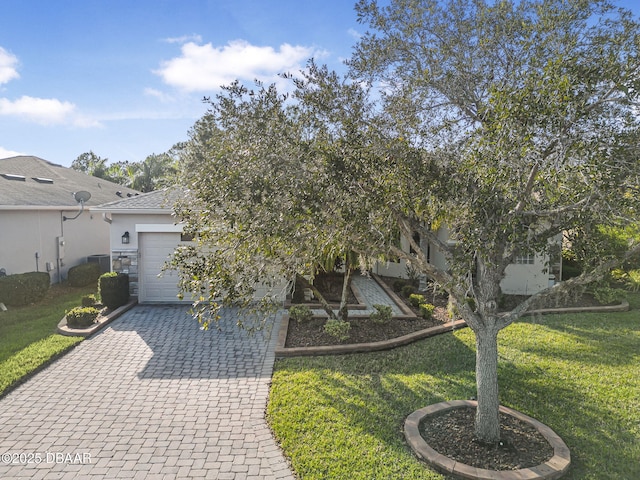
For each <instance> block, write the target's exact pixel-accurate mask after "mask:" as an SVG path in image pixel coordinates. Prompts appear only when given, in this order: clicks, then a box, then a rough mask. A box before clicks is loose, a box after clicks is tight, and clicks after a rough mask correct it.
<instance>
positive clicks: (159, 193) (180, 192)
mask: <svg viewBox="0 0 640 480" xmlns="http://www.w3.org/2000/svg"><path fill="white" fill-rule="evenodd" d="M185 193H186V191H185V190H184V189H183V188H180V187H170V188H165V189H162V190H155V191H153V192H149V193H143V194H140V195H136V196H133V197H130V198H123V199H121V200H114V201H112V202H109V203H105V204H102V205H100V206H98V207H93V208H92V209H91V210H92V211H99V212H110V213H158V214H167V213H171V212H172V211H173V205H174V204H175V203H176V202H177V201H178V200H179V199H181V198H184V196H185Z"/></svg>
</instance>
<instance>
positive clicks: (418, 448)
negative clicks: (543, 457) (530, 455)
mask: <svg viewBox="0 0 640 480" xmlns="http://www.w3.org/2000/svg"><path fill="white" fill-rule="evenodd" d="M477 405H478V402H476V401H474V400H452V401H449V402H441V403H436V404H434V405H429V406H428V407H424V408H421V409H420V410H416V411H415V412H413V413H412V414H411V415H409V416H408V417H407V419H406V420H405V422H404V436H405V438H406V440H407V442H408V443H409V446H410V447H411V449H412V450H413V451H414V453H415V454H416V455H417V456H418V457H420V458H422V459H424V460H425V461H426V462H427V463H428V464H429V465H431V466H433V467H434V468H436V469H437V470H438V471H440V472H445V473H451V474H454V475H458V476H459V477H462V478H469V479H481V480H534V479H543V478H544V479H553V478H560V477H562V476H563V475H564V474H565V473H566V472H567V470H568V469H569V465H570V464H571V454H570V453H569V448H568V447H567V446H566V444H565V443H564V442H563V441H562V439H561V438H560V437H559V436H558V435H557V434H556V433H555V432H554V431H553V430H551V429H550V428H549V427H547V426H546V425H544V424H542V423H540V422H539V421H537V420H535V419H533V418H531V417H528V416H527V415H525V414H523V413H520V412H518V411H516V410H512V409H510V408H507V407H504V406H502V405H501V406H500V412H502V413H504V414H506V415H511V416H512V417H515V418H517V419H519V420H521V421H523V422H526V423H528V424H530V425H531V426H532V427H534V428H535V429H536V430H538V432H540V433H541V434H542V436H543V437H544V438H545V439H546V440H547V441H548V442H549V444H550V445H551V447H553V457H551V458H550V459H549V460H548V461H546V462H545V463H542V464H540V465H536V466H535V467H529V468H522V469H519V470H499V471H498V470H486V469H483V468H476V467H472V466H470V465H466V464H464V463H460V462H457V461H455V460H454V459H452V458H449V457H446V456H444V455H442V454H440V453H438V452H436V451H435V450H434V449H433V448H431V447H430V446H429V445H428V444H427V442H426V441H425V439H424V438H422V435H420V431H419V426H420V422H421V421H422V419H423V418H425V417H427V416H431V415H436V414H439V413H443V412H446V411H447V410H451V409H454V408H475V407H477Z"/></svg>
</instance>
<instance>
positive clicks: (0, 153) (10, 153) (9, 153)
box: [0, 147, 24, 158]
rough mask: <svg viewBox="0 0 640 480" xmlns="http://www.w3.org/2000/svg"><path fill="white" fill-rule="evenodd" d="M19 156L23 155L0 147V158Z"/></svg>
mask: <svg viewBox="0 0 640 480" xmlns="http://www.w3.org/2000/svg"><path fill="white" fill-rule="evenodd" d="M19 155H24V153H21V152H15V151H13V150H7V149H6V148H3V147H0V158H9V157H17V156H19Z"/></svg>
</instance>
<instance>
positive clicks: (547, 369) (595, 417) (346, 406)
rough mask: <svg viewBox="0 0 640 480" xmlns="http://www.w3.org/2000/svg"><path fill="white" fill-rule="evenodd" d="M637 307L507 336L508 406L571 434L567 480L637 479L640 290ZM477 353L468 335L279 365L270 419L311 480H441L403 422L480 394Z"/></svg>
mask: <svg viewBox="0 0 640 480" xmlns="http://www.w3.org/2000/svg"><path fill="white" fill-rule="evenodd" d="M630 303H631V304H632V311H630V312H625V313H611V314H595V313H591V314H581V315H553V316H544V317H537V318H529V319H525V321H522V322H519V323H516V324H514V325H511V326H510V327H508V328H506V329H505V330H503V331H502V332H501V336H500V342H501V347H500V350H499V355H500V365H499V369H500V371H499V375H500V386H501V391H500V398H501V403H502V404H504V405H506V406H509V407H512V408H514V409H516V410H519V411H521V412H523V413H526V414H527V415H530V416H532V417H534V418H536V419H538V420H540V421H542V422H543V423H545V424H547V425H548V426H550V427H551V428H552V429H554V430H555V431H556V433H558V434H559V435H560V436H561V437H562V439H563V440H564V441H565V442H566V443H567V445H568V446H569V448H570V449H571V458H572V466H571V470H570V471H569V473H568V474H567V475H566V476H565V477H564V478H568V479H576V480H577V479H580V480H583V479H594V480H595V479H598V480H601V479H611V480H614V479H615V480H625V479H627V480H633V479H638V478H640V312H639V310H638V309H639V308H640V295H637V294H635V295H633V296H632V297H631V298H630ZM474 349H475V347H474V338H473V333H472V332H471V331H470V330H469V329H463V330H459V331H457V332H455V333H453V334H444V335H441V336H439V337H434V338H431V339H427V340H424V341H421V342H419V343H416V344H413V345H410V346H407V347H402V348H398V349H396V350H391V351H389V352H383V353H370V354H355V355H344V356H334V357H314V358H298V359H286V360H279V361H278V362H277V363H276V368H275V372H274V377H273V385H272V388H271V396H270V402H269V405H268V409H267V416H268V419H269V422H270V424H271V427H272V429H273V430H274V432H275V435H276V437H277V438H278V440H279V441H280V442H281V444H282V447H283V449H284V451H285V453H286V455H287V456H288V457H289V458H290V459H291V462H292V464H293V467H294V469H295V470H296V472H298V474H299V475H300V477H301V478H303V479H343V478H344V479H347V478H348V479H374V478H376V479H389V478H396V479H404V478H411V479H441V478H443V477H442V476H440V475H438V474H437V473H435V472H433V471H431V470H429V469H428V468H427V467H426V466H425V465H424V464H422V463H420V462H419V461H417V460H416V459H415V458H414V457H413V456H412V454H411V453H410V452H409V450H408V447H406V445H405V444H404V437H403V434H402V427H403V422H404V418H405V417H406V416H407V415H408V414H409V413H411V412H413V411H414V410H416V409H418V408H421V407H424V406H426V405H429V404H432V403H437V402H440V401H444V400H452V399H468V398H470V397H472V396H474V395H475V379H474V365H475V360H474Z"/></svg>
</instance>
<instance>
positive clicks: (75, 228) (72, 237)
mask: <svg viewBox="0 0 640 480" xmlns="http://www.w3.org/2000/svg"><path fill="white" fill-rule="evenodd" d="M77 213H78V210H69V211H66V212H60V211H56V210H16V211H11V210H3V211H1V212H0V246H1V247H0V268H4V269H5V270H6V273H7V275H11V274H15V273H25V272H34V271H36V270H38V271H49V275H50V277H51V281H52V282H53V283H57V282H58V281H59V280H60V279H62V280H64V279H66V277H67V272H68V270H69V268H70V267H73V266H75V265H78V264H81V263H85V262H86V261H87V257H88V256H89V255H95V254H108V253H109V226H108V225H107V224H105V223H104V222H103V221H102V220H101V218H100V216H99V215H92V214H90V213H89V212H88V211H85V212H83V213H82V214H81V215H80V216H79V217H78V218H76V219H75V220H67V221H65V222H63V221H62V216H63V215H66V216H67V217H73V216H75V215H76V214H77ZM58 237H63V238H64V243H65V244H64V246H63V252H62V253H63V257H62V258H59V257H58V252H59V250H58V245H57V243H58V242H57V239H58ZM36 252H37V253H38V257H39V258H38V259H36ZM47 264H49V268H47Z"/></svg>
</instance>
